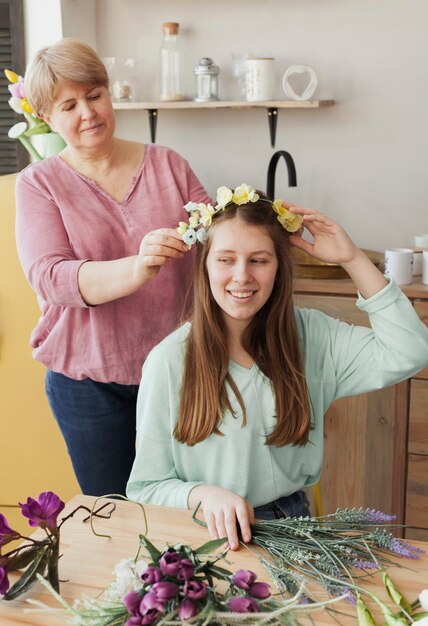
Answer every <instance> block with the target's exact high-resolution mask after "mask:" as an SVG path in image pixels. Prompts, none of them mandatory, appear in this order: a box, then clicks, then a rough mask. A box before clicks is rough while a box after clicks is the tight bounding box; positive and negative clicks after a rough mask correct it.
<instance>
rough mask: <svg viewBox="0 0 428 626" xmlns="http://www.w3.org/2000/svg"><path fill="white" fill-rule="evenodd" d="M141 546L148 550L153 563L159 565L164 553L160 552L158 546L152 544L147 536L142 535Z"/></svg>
mask: <svg viewBox="0 0 428 626" xmlns="http://www.w3.org/2000/svg"><path fill="white" fill-rule="evenodd" d="M140 544H141V545H142V546H143V547H144V548H146V550H147V552H148V553H149V554H150V557H151V559H152V561H153V562H155V563H157V561H159V559H160V557H161V555H162V552H160V551H159V550H158V549H157V548H156V546H154V545H153V544H152V542H151V541H149V540H148V539H147V537H146V536H145V535H140Z"/></svg>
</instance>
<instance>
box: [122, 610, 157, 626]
mask: <svg viewBox="0 0 428 626" xmlns="http://www.w3.org/2000/svg"><path fill="white" fill-rule="evenodd" d="M158 615H159V611H156V609H151V610H150V611H148V612H147V613H146V614H145V615H133V616H132V617H130V618H129V619H127V620H126V622H125V624H124V626H148V625H149V624H153V622H155V621H156V620H157V618H158Z"/></svg>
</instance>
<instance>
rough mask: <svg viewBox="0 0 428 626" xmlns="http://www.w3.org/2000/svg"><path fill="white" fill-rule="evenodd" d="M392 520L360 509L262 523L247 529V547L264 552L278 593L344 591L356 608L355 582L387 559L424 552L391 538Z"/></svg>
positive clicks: (418, 554)
mask: <svg viewBox="0 0 428 626" xmlns="http://www.w3.org/2000/svg"><path fill="white" fill-rule="evenodd" d="M394 519H395V516H393V515H387V514H385V513H382V512H381V511H376V510H375V509H361V508H360V509H338V510H337V511H336V513H334V514H330V515H324V516H320V517H294V518H286V519H276V520H262V521H260V522H258V523H257V524H255V525H253V526H252V544H253V545H255V546H257V547H258V548H261V549H263V550H264V551H265V553H267V555H268V557H266V554H264V556H263V562H264V564H265V566H266V567H267V569H268V571H269V573H270V574H271V576H272V577H273V579H274V580H275V581H276V583H277V585H278V588H279V589H280V590H287V591H289V592H292V591H293V589H295V588H297V587H299V586H301V584H302V581H306V582H308V581H313V582H315V583H318V584H320V585H321V586H322V587H323V588H324V589H325V590H326V591H327V592H328V594H329V595H343V593H344V590H345V592H346V590H348V592H349V593H348V596H349V599H350V600H351V601H352V602H353V603H355V595H354V592H353V591H354V590H357V591H358V590H359V589H360V588H359V585H358V581H359V580H361V579H363V578H365V577H367V576H369V575H371V574H372V572H373V571H374V570H380V569H384V568H385V567H386V565H389V564H391V563H392V560H391V559H390V558H389V556H388V555H390V554H393V555H398V556H401V557H406V558H411V559H417V558H419V556H420V554H421V553H422V552H423V550H421V549H420V548H417V547H415V546H413V545H411V544H409V543H408V542H407V541H404V540H402V539H398V538H397V537H395V536H394V535H393V534H392V533H391V529H392V528H393V527H397V526H398V525H397V524H394V523H393V521H394ZM309 600H310V601H312V600H313V598H309Z"/></svg>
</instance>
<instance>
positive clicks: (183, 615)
mask: <svg viewBox="0 0 428 626" xmlns="http://www.w3.org/2000/svg"><path fill="white" fill-rule="evenodd" d="M99 499H100V498H98V499H97V500H96V501H95V504H94V507H93V509H92V511H90V513H91V515H90V517H88V518H87V520H88V519H90V520H91V527H92V517H94V516H96V517H105V518H107V519H108V518H109V517H110V515H111V513H112V512H113V511H114V508H115V505H114V504H112V503H110V505H112V508H111V510H110V512H109V514H107V515H100V514H99V512H100V510H101V509H102V508H104V507H105V506H106V505H104V506H103V507H101V508H100V509H97V510H96V511H95V510H94V509H95V506H96V503H97V502H98V500H99ZM140 506H141V505H140ZM20 507H21V511H22V513H23V515H24V516H25V517H27V518H28V520H29V524H30V525H31V526H32V527H33V528H40V529H42V530H44V532H45V534H46V537H43V538H42V539H38V538H37V539H34V538H33V537H23V536H22V535H21V534H20V533H18V532H17V531H15V530H13V529H12V528H11V527H10V525H9V524H8V522H7V520H6V518H5V517H4V516H3V515H1V514H0V547H1V548H2V549H3V547H4V546H5V545H6V544H8V543H9V542H11V541H14V540H17V539H24V540H26V542H27V543H24V544H22V545H20V546H18V547H17V548H14V549H13V550H10V551H9V552H6V553H4V554H2V553H0V591H1V593H2V594H4V597H5V598H6V599H9V600H10V599H13V598H15V597H17V596H18V595H20V594H21V593H23V592H24V591H26V590H28V589H29V587H30V586H31V585H32V584H33V583H34V582H35V581H36V580H37V579H39V580H40V582H41V583H42V584H43V585H44V586H46V587H47V588H48V589H49V590H50V592H51V593H52V594H53V595H54V596H55V597H56V598H57V600H58V601H59V603H60V604H61V605H62V607H63V608H62V609H54V608H52V607H47V606H46V605H43V604H41V603H40V602H38V601H36V600H31V599H28V602H31V603H32V604H33V605H36V606H37V605H38V608H32V609H27V611H33V612H34V611H35V612H43V613H45V612H47V613H49V614H52V613H56V612H58V614H61V616H62V617H64V619H65V620H66V621H68V622H69V623H71V624H74V626H146V625H150V624H155V625H158V626H169V625H171V626H173V625H176V624H179V623H180V624H185V623H189V624H192V625H195V626H206V625H208V624H210V625H213V626H214V625H218V626H220V625H227V624H240V625H242V624H283V625H285V626H298V625H299V624H300V622H299V621H298V616H299V615H300V614H302V613H303V612H307V613H309V614H310V619H313V613H314V611H315V610H317V609H320V608H323V609H325V610H327V611H330V612H331V615H332V620H334V621H337V620H338V617H337V616H336V613H335V607H334V603H336V602H338V601H347V602H348V606H349V609H350V611H351V612H352V613H354V614H356V616H357V620H358V624H359V626H376V624H377V622H376V620H375V617H374V616H373V614H372V611H371V607H370V604H371V605H373V604H376V605H377V606H378V608H379V609H380V612H381V613H382V617H383V625H382V626H407V625H409V624H413V623H417V624H418V626H419V625H420V626H427V625H428V589H425V590H422V591H421V593H420V596H419V598H418V599H417V600H415V601H414V602H409V600H408V599H407V598H406V597H405V596H404V595H403V594H402V593H401V592H400V590H399V589H398V588H397V586H396V585H395V584H394V582H393V580H392V578H391V576H390V575H389V573H388V572H387V568H389V567H390V566H392V565H394V566H397V562H396V560H395V561H392V560H391V558H390V557H391V555H395V556H398V557H403V558H410V559H417V558H419V557H420V554H421V552H422V550H421V549H420V548H417V547H415V546H412V545H411V544H409V543H408V542H406V541H405V540H403V539H399V538H397V537H395V536H394V535H393V534H392V533H391V528H392V527H394V524H393V523H392V522H393V518H394V516H390V515H385V514H384V513H381V512H378V511H375V510H374V509H365V510H362V509H358V510H356V509H342V510H341V509H339V510H337V511H336V513H335V514H331V515H324V516H320V517H296V518H286V519H278V520H272V521H259V522H257V523H256V524H254V525H252V541H251V544H249V545H247V544H242V547H243V548H245V549H247V550H249V551H250V552H251V553H252V555H253V556H254V557H256V558H258V559H259V561H260V563H261V564H262V565H263V566H264V567H265V569H266V573H267V574H269V575H270V577H271V579H272V580H273V582H274V583H275V586H276V589H275V592H274V593H272V590H271V586H270V585H269V584H268V583H266V582H263V581H260V580H257V576H256V574H255V573H254V572H252V571H250V570H245V569H240V570H238V571H236V572H235V573H233V572H231V571H229V570H228V569H226V568H224V567H223V566H222V565H220V561H221V560H222V559H224V560H226V555H227V550H224V546H225V541H226V540H225V538H222V539H218V540H215V541H209V542H207V543H206V544H204V545H203V546H200V547H199V548H196V549H195V548H191V547H190V546H189V545H184V544H181V543H180V544H177V545H174V546H166V547H165V548H164V549H162V550H159V549H158V548H157V547H155V546H154V545H153V544H152V543H151V542H150V540H149V539H148V537H147V533H148V531H147V521H146V519H145V524H146V528H145V531H144V532H145V534H141V535H140V538H139V539H140V540H139V548H138V552H137V555H136V557H135V558H134V559H128V560H122V561H121V562H120V563H118V564H117V566H116V568H115V573H116V579H115V580H114V581H113V582H112V583H111V584H110V586H109V587H108V588H107V589H106V590H105V592H104V593H103V594H102V595H101V596H100V597H98V598H95V599H94V598H89V597H86V596H84V597H82V598H81V599H80V600H77V601H75V603H74V604H73V605H70V604H69V603H67V601H66V600H65V599H64V598H63V597H62V596H61V595H60V593H59V583H58V558H59V529H60V527H61V525H62V524H63V523H64V522H65V521H66V520H67V519H69V518H70V517H71V516H72V515H74V513H75V512H76V511H77V510H78V509H79V508H84V509H86V510H89V509H87V508H86V507H78V508H76V509H75V510H74V511H72V513H70V514H69V515H67V516H66V517H65V518H63V519H62V520H61V521H60V522H59V523H58V515H59V513H60V512H61V511H62V509H63V507H64V503H63V502H62V501H61V500H60V499H59V497H58V496H56V495H55V494H54V493H52V492H44V493H41V494H40V495H39V496H38V498H37V499H36V500H34V499H33V498H28V500H27V502H26V503H25V504H20ZM142 510H143V514H144V518H145V513H144V508H143V507H142ZM197 512H198V509H196V510H195V512H194V514H193V519H194V521H195V522H198V523H200V524H204V522H202V521H200V520H199V519H198V518H197ZM87 520H83V521H87ZM92 530H93V532H94V533H95V534H96V535H98V533H96V532H95V530H94V529H93V527H92ZM100 536H102V537H108V535H100ZM220 548H223V551H222V552H220V553H219V552H218V550H219V549H220ZM142 549H144V550H145V552H146V553H147V555H148V558H149V562H144V561H141V560H139V556H140V551H141V550H142ZM226 562H227V561H226ZM17 569H23V570H24V571H23V573H22V575H21V578H20V579H19V580H18V581H17V582H16V583H15V584H14V585H12V586H11V587H10V588H9V580H8V574H9V573H10V572H11V571H13V570H17ZM376 575H377V576H380V577H381V580H382V582H383V584H384V586H385V589H386V591H387V593H388V595H389V599H390V602H388V604H387V603H386V602H385V601H383V600H381V599H380V598H379V597H377V596H376V594H374V593H373V592H372V591H371V590H370V585H367V584H363V582H364V581H365V582H367V579H368V578H369V577H370V578H371V577H374V576H376ZM409 575H410V576H411V573H410V574H409ZM320 589H321V590H324V595H322V601H319V600H318V599H317V598H318V596H319V593H320ZM325 592H327V594H325ZM342 607H343V603H342ZM421 609H422V610H421ZM341 610H343V608H341ZM337 615H338V616H339V618H340V614H339V613H337Z"/></svg>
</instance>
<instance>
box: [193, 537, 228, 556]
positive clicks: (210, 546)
mask: <svg viewBox="0 0 428 626" xmlns="http://www.w3.org/2000/svg"><path fill="white" fill-rule="evenodd" d="M226 541H227V537H223V538H222V539H213V540H212V541H207V543H204V544H203V545H202V546H199V548H197V549H196V550H195V554H212V553H213V552H215V551H216V550H217V548H220V546H224V544H225V543H226Z"/></svg>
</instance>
